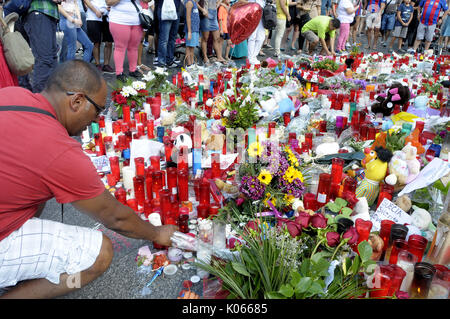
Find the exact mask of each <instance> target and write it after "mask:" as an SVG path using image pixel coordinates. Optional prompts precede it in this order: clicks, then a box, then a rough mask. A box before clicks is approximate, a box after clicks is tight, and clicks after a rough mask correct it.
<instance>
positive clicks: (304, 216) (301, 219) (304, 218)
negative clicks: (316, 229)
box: [295, 212, 311, 228]
mask: <svg viewBox="0 0 450 319" xmlns="http://www.w3.org/2000/svg"><path fill="white" fill-rule="evenodd" d="M310 220H311V215H310V214H308V213H305V212H300V213H299V214H298V216H297V218H295V222H296V223H297V224H299V225H300V226H302V228H307V227H308V226H309V221H310Z"/></svg>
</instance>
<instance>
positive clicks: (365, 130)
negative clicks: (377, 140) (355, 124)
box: [359, 124, 369, 141]
mask: <svg viewBox="0 0 450 319" xmlns="http://www.w3.org/2000/svg"><path fill="white" fill-rule="evenodd" d="M368 134H369V127H368V126H367V124H361V125H360V126H359V138H360V140H361V141H366V140H367V136H368Z"/></svg>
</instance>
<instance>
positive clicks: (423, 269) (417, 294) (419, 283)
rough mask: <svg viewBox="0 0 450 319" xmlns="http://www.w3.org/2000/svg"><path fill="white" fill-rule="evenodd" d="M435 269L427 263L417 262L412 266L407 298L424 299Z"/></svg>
mask: <svg viewBox="0 0 450 319" xmlns="http://www.w3.org/2000/svg"><path fill="white" fill-rule="evenodd" d="M435 272H436V268H435V267H434V266H433V265H432V264H430V263H427V262H418V263H416V264H415V266H414V278H413V281H412V283H411V289H410V292H409V296H410V298H411V299H425V298H427V296H428V291H429V290H430V286H431V283H432V281H433V277H434V274H435Z"/></svg>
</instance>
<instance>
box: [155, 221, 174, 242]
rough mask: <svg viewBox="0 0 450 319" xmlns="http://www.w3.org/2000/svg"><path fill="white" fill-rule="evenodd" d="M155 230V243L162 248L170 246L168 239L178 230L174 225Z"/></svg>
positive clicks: (159, 227)
mask: <svg viewBox="0 0 450 319" xmlns="http://www.w3.org/2000/svg"><path fill="white" fill-rule="evenodd" d="M156 229H157V232H158V233H157V238H156V240H155V241H156V242H157V243H158V244H160V245H162V246H172V241H171V240H170V237H172V234H173V233H174V232H175V231H177V230H178V227H177V226H175V225H163V226H158V227H157V228H156Z"/></svg>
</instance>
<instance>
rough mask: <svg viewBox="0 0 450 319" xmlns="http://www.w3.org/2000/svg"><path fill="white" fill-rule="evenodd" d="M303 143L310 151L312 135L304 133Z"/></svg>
mask: <svg viewBox="0 0 450 319" xmlns="http://www.w3.org/2000/svg"><path fill="white" fill-rule="evenodd" d="M305 143H306V144H307V145H308V148H309V149H311V148H312V146H313V134H312V133H306V134H305Z"/></svg>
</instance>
